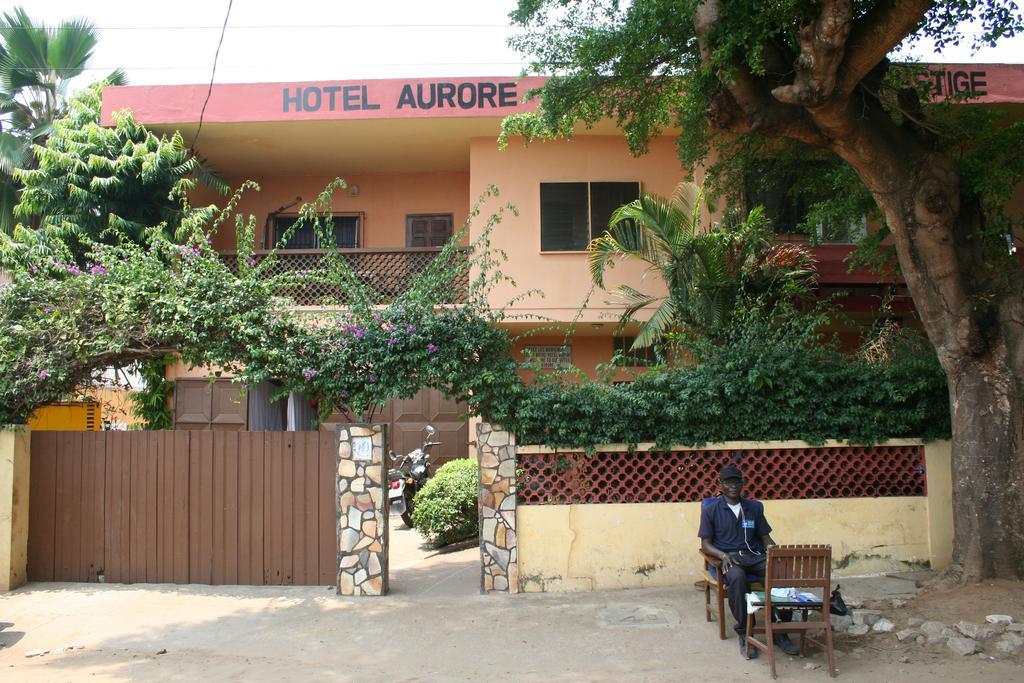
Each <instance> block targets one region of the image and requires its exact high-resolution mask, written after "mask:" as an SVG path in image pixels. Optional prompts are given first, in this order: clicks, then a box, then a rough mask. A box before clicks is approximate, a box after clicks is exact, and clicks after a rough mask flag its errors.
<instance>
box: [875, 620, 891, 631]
mask: <svg viewBox="0 0 1024 683" xmlns="http://www.w3.org/2000/svg"><path fill="white" fill-rule="evenodd" d="M894 628H896V624H894V623H892V622H891V621H889V620H888V619H879V620H878V621H876V622H875V624H874V626H872V627H871V630H872V631H875V632H877V633H889V632H890V631H892V630H893V629H894Z"/></svg>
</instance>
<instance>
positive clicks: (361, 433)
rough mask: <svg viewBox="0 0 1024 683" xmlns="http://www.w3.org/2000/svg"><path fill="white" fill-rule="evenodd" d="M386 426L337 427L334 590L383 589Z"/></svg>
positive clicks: (378, 591)
mask: <svg viewBox="0 0 1024 683" xmlns="http://www.w3.org/2000/svg"><path fill="white" fill-rule="evenodd" d="M386 437H387V428H386V426H385V425H341V426H339V427H338V470H337V471H338V476H337V489H338V505H337V512H338V594H339V595H385V594H387V592H388V516H387V508H386V506H387V498H386V496H385V493H384V487H385V485H386V483H387V476H386V475H387V469H386V468H387V458H386V455H385V454H386V453H387V450H386V449H387V439H386Z"/></svg>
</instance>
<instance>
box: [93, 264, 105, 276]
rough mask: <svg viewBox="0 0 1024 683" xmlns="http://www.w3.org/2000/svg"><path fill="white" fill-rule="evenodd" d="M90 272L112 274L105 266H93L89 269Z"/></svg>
mask: <svg viewBox="0 0 1024 683" xmlns="http://www.w3.org/2000/svg"><path fill="white" fill-rule="evenodd" d="M89 272H90V273H92V274H93V275H110V271H109V270H107V269H106V268H104V267H103V266H98V265H97V266H93V267H92V268H90V269H89Z"/></svg>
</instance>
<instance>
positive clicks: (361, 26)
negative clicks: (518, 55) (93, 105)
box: [8, 24, 518, 31]
mask: <svg viewBox="0 0 1024 683" xmlns="http://www.w3.org/2000/svg"><path fill="white" fill-rule="evenodd" d="M8 28H9V29H14V30H18V31H31V30H36V29H38V28H39V27H38V26H36V27H30V26H10V27H8ZM93 28H95V29H96V30H97V31H213V30H216V29H219V28H221V27H220V26H94V27H93ZM368 28H473V29H477V28H503V29H510V30H517V28H518V27H515V26H510V25H509V24H249V25H247V26H232V27H231V30H232V31H237V30H245V31H250V30H256V31H266V30H274V31H276V30H285V31H289V30H292V29H296V30H302V31H307V30H312V31H319V30H334V29H360V30H363V29H368Z"/></svg>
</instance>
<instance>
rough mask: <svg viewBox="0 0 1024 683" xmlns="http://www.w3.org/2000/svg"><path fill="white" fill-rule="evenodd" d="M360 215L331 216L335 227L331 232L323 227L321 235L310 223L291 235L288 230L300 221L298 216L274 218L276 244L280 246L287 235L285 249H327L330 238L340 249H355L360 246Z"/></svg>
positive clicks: (299, 227) (332, 227) (304, 224)
mask: <svg viewBox="0 0 1024 683" xmlns="http://www.w3.org/2000/svg"><path fill="white" fill-rule="evenodd" d="M361 218H362V216H361V215H360V214H351V213H339V214H334V215H333V216H331V221H332V223H333V225H332V226H331V228H330V230H327V229H326V227H325V226H321V230H320V232H321V234H320V235H318V234H317V231H316V230H314V229H313V226H312V225H310V224H309V223H306V222H303V223H302V224H301V225H299V226H298V227H296V228H295V229H294V230H293V231H292V233H291V235H288V234H287V233H288V230H289V229H290V228H291V227H292V226H294V225H295V224H296V223H298V221H299V217H298V216H277V217H276V218H274V244H279V243H280V242H281V240H282V239H284V238H285V236H286V235H287V241H286V242H285V243H284V244H281V245H280V246H281V248H283V249H327V248H329V247H330V246H331V245H330V244H328V241H329V239H327V238H329V237H330V236H333V238H334V245H333V246H335V247H337V248H339V249H354V248H355V247H358V246H359V228H360V224H361V223H362V220H361Z"/></svg>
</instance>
